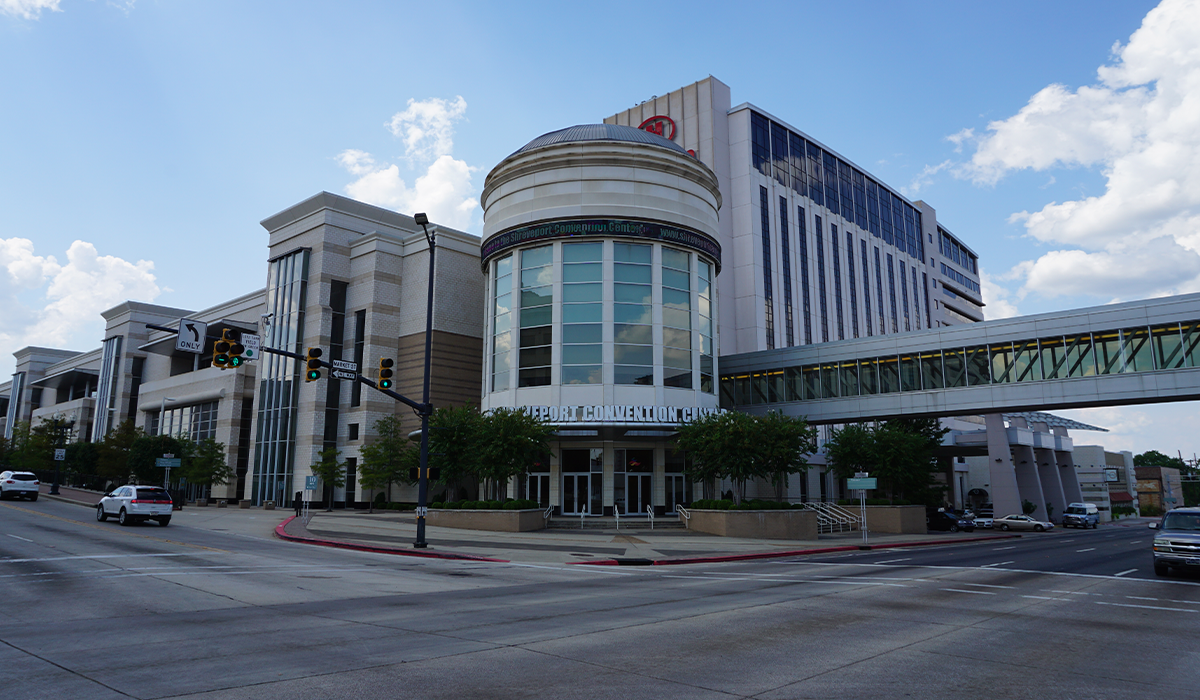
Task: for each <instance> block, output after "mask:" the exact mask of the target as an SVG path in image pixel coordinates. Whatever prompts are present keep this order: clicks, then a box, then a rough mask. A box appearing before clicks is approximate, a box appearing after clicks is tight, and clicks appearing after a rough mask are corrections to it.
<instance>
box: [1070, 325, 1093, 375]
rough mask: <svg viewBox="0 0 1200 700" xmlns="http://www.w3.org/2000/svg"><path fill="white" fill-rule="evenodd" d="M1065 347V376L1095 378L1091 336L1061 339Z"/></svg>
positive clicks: (1085, 334) (1084, 335)
mask: <svg viewBox="0 0 1200 700" xmlns="http://www.w3.org/2000/svg"><path fill="white" fill-rule="evenodd" d="M1063 342H1064V343H1066V346H1067V376H1068V377H1094V376H1096V353H1095V352H1094V351H1093V349H1092V336H1091V335H1090V334H1088V333H1084V334H1083V335H1073V336H1072V335H1069V336H1067V337H1065V338H1063Z"/></svg>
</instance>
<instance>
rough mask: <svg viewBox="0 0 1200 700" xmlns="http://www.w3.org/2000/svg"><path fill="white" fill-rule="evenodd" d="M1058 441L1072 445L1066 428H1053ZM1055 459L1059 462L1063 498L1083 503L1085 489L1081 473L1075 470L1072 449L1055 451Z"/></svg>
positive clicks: (1066, 445) (1067, 500)
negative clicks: (1081, 481) (1081, 487)
mask: <svg viewBox="0 0 1200 700" xmlns="http://www.w3.org/2000/svg"><path fill="white" fill-rule="evenodd" d="M1050 432H1052V433H1054V437H1055V442H1056V443H1065V444H1064V445H1062V446H1063V447H1072V444H1071V439H1070V438H1069V437H1067V429H1066V428H1052V429H1051V431H1050ZM1054 461H1055V463H1057V464H1058V478H1059V480H1060V481H1061V482H1062V487H1063V500H1064V501H1066V502H1067V503H1082V502H1083V489H1080V488H1079V473H1078V472H1076V471H1075V455H1074V453H1073V452H1072V451H1071V450H1070V449H1066V450H1058V449H1056V450H1055V451H1054Z"/></svg>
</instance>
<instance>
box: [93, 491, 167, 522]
mask: <svg viewBox="0 0 1200 700" xmlns="http://www.w3.org/2000/svg"><path fill="white" fill-rule="evenodd" d="M171 507H172V501H171V494H169V493H167V490H166V489H164V488H163V487H161V486H136V485H131V486H122V487H121V488H119V489H115V490H114V491H113V492H112V493H108V494H105V495H104V498H101V499H100V502H99V503H97V504H96V520H99V521H100V522H104V521H105V520H108V518H109V516H113V517H115V518H116V519H117V522H119V523H121V524H122V525H132V524H134V523H140V522H142V521H144V520H157V521H158V524H159V525H161V526H163V527H166V526H167V525H169V524H171Z"/></svg>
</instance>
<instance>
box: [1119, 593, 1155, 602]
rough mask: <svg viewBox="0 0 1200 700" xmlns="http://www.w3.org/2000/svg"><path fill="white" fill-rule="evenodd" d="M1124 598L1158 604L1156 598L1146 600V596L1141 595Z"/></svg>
mask: <svg viewBox="0 0 1200 700" xmlns="http://www.w3.org/2000/svg"><path fill="white" fill-rule="evenodd" d="M1125 597H1126V598H1128V599H1130V600H1153V601H1154V602H1156V603H1157V602H1158V598H1147V597H1146V596H1143V595H1127V596H1125Z"/></svg>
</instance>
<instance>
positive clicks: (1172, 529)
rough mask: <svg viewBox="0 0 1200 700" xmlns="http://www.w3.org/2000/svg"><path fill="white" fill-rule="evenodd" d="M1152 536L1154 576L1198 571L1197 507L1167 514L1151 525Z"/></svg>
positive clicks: (1199, 533) (1199, 532) (1199, 514)
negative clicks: (1186, 570) (1180, 570)
mask: <svg viewBox="0 0 1200 700" xmlns="http://www.w3.org/2000/svg"><path fill="white" fill-rule="evenodd" d="M1150 529H1151V530H1158V532H1157V533H1156V534H1155V535H1154V573H1155V574H1158V575H1159V576H1166V575H1167V574H1168V573H1170V571H1171V568H1172V567H1174V568H1177V569H1192V570H1200V508H1195V507H1192V508H1176V509H1175V510H1171V511H1167V512H1166V514H1164V515H1163V518H1162V521H1161V522H1157V523H1150Z"/></svg>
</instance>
